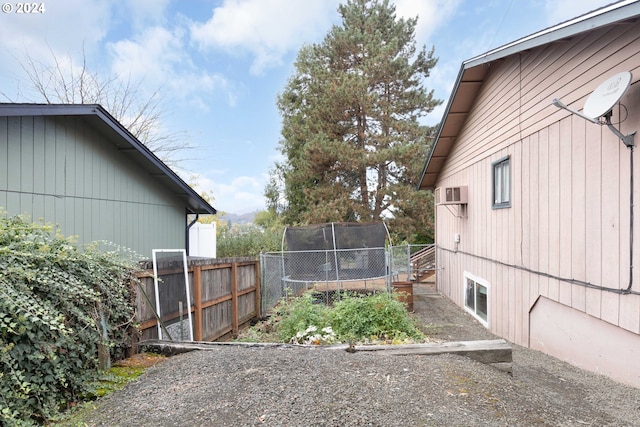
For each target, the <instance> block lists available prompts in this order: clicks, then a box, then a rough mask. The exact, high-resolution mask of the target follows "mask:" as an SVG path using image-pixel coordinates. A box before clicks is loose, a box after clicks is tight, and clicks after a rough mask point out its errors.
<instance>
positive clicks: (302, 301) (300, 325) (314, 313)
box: [276, 293, 329, 342]
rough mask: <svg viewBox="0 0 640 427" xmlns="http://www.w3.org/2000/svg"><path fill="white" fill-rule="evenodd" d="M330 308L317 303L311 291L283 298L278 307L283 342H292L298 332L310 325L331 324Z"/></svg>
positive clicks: (278, 330) (278, 329)
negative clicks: (294, 296)
mask: <svg viewBox="0 0 640 427" xmlns="http://www.w3.org/2000/svg"><path fill="white" fill-rule="evenodd" d="M328 313H329V312H328V308H327V306H325V305H324V304H317V302H316V301H315V300H314V298H313V296H312V295H311V293H305V294H303V295H302V296H300V297H297V298H289V299H288V300H283V301H281V302H280V305H279V306H278V307H277V309H276V316H277V318H278V319H277V328H276V330H277V332H278V336H279V337H280V340H281V341H282V342H290V341H291V340H292V339H293V338H294V337H295V336H296V334H297V333H298V332H301V331H306V330H307V328H309V327H310V326H314V327H316V328H318V329H322V328H324V327H327V326H329V318H328V316H329V314H328Z"/></svg>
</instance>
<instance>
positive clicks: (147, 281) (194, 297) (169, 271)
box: [136, 258, 260, 341]
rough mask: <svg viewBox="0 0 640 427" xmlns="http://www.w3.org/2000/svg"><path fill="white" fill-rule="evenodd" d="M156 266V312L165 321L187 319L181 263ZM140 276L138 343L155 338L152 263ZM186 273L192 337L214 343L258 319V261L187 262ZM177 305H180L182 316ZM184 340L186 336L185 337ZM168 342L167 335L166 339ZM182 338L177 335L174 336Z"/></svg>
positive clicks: (173, 321) (166, 263)
mask: <svg viewBox="0 0 640 427" xmlns="http://www.w3.org/2000/svg"><path fill="white" fill-rule="evenodd" d="M160 264H162V265H159V267H158V279H159V285H158V289H159V293H160V295H161V305H160V313H161V318H162V321H163V323H165V325H166V324H168V323H175V322H176V321H177V320H178V319H179V318H180V316H181V315H182V318H183V319H184V320H185V321H186V320H187V319H188V313H187V305H186V304H184V301H186V292H185V286H184V271H183V269H182V260H181V259H180V260H179V261H178V260H177V259H172V260H163V261H162V262H161V263H160ZM143 268H144V269H145V270H146V271H145V272H143V273H140V274H139V275H138V278H139V279H140V282H141V288H142V289H140V288H138V289H137V292H136V306H137V310H136V320H137V322H138V324H139V325H140V326H139V329H140V331H141V337H140V338H141V339H142V340H149V339H158V321H157V318H156V314H155V313H156V305H155V304H156V294H155V287H154V280H153V265H152V263H151V262H148V263H145V265H144V266H143ZM187 272H188V279H189V289H190V294H191V295H190V296H191V304H190V307H189V310H191V316H192V321H193V339H194V340H195V341H215V340H217V339H220V338H222V337H225V336H229V335H234V334H237V333H238V330H239V329H240V328H242V327H243V326H244V325H246V324H247V323H249V322H250V321H251V320H253V319H255V318H259V317H260V262H259V260H258V259H257V258H223V259H217V258H216V259H213V258H206V259H205V258H189V259H188V260H187ZM178 301H183V304H184V309H183V312H182V313H180V311H179V309H178ZM163 335H164V334H163ZM186 337H187V339H188V335H186ZM165 338H166V337H165ZM173 339H180V337H177V338H176V337H173Z"/></svg>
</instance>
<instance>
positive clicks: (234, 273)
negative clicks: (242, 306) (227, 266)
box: [231, 261, 238, 335]
mask: <svg viewBox="0 0 640 427" xmlns="http://www.w3.org/2000/svg"><path fill="white" fill-rule="evenodd" d="M231 322H232V327H231V328H232V329H231V332H232V333H233V334H234V335H237V334H238V263H237V262H236V261H233V262H232V263H231Z"/></svg>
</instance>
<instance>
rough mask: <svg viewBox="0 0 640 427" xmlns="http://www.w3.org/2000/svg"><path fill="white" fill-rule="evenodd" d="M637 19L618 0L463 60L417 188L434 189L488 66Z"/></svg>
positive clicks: (635, 4) (639, 8)
mask: <svg viewBox="0 0 640 427" xmlns="http://www.w3.org/2000/svg"><path fill="white" fill-rule="evenodd" d="M638 16H640V2H639V1H638V0H624V1H620V2H617V3H613V4H610V5H608V6H605V7H603V8H600V9H598V10H595V11H592V12H589V13H587V14H584V15H582V16H579V17H577V18H574V19H571V20H569V21H566V22H563V23H561V24H558V25H556V26H553V27H550V28H547V29H545V30H542V31H539V32H537V33H535V34H532V35H530V36H527V37H523V38H521V39H518V40H516V41H514V42H512V43H508V44H506V45H504V46H501V47H499V48H496V49H493V50H490V51H489V52H486V53H484V54H482V55H479V56H476V57H474V58H471V59H469V60H467V61H464V62H463V63H462V65H461V67H460V72H459V73H458V77H457V79H456V82H455V85H454V87H453V90H452V92H451V97H450V98H449V102H448V103H447V107H446V108H445V112H444V115H443V118H442V121H441V122H440V126H439V128H438V133H437V134H436V138H435V141H434V143H433V146H432V147H431V151H430V152H429V156H428V158H427V162H426V164H425V167H424V169H423V171H422V177H421V179H420V184H419V186H418V189H420V190H433V189H434V188H435V185H436V183H437V181H438V176H439V175H440V171H441V170H442V166H443V165H444V163H445V161H446V159H447V156H448V155H449V153H450V152H451V148H452V147H453V145H454V144H455V141H456V138H457V137H458V134H459V133H460V130H461V129H462V126H463V125H464V123H465V120H466V118H467V116H468V115H469V112H470V111H471V108H472V107H473V104H474V102H475V100H476V97H477V95H478V93H479V92H480V89H481V88H482V85H483V84H484V81H485V78H486V75H487V72H488V70H489V69H490V67H491V64H493V63H495V62H497V61H500V60H502V59H504V58H506V57H509V56H511V55H514V54H517V53H519V52H523V51H526V50H529V49H533V48H536V47H539V46H543V45H546V44H549V43H553V42H556V41H559V40H562V39H566V38H570V37H573V36H575V35H577V34H580V33H583V32H586V31H589V30H592V29H595V28H599V27H603V26H605V25H609V24H614V23H617V22H620V21H625V20H629V19H636V18H637V17H638Z"/></svg>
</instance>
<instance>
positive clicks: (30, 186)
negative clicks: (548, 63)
mask: <svg viewBox="0 0 640 427" xmlns="http://www.w3.org/2000/svg"><path fill="white" fill-rule="evenodd" d="M0 171H1V172H0V207H3V208H4V209H6V210H7V211H8V213H9V214H10V215H17V214H27V215H29V216H30V217H31V218H32V219H33V220H40V219H42V220H44V221H46V222H50V223H54V224H57V225H59V227H60V229H61V231H62V233H64V234H65V235H77V236H78V237H79V242H80V243H88V242H92V241H97V240H107V241H111V242H115V243H117V244H119V245H121V246H125V247H128V248H131V249H134V250H136V251H137V252H139V253H140V254H142V255H144V256H149V257H150V255H151V249H153V248H184V245H185V227H186V224H185V221H186V220H185V210H184V203H182V202H181V201H180V200H179V199H177V198H175V197H173V195H171V194H167V192H166V190H165V189H164V188H163V187H162V186H161V185H160V184H159V183H158V181H157V180H156V179H154V178H152V177H150V176H149V175H148V174H146V173H144V172H143V171H142V170H141V169H140V167H139V166H138V165H137V164H135V163H134V162H133V161H132V160H131V159H130V157H129V156H128V155H127V154H126V153H125V152H121V151H119V150H118V149H117V147H116V146H115V145H114V144H113V143H111V142H110V141H108V140H106V139H105V137H104V136H102V135H101V134H99V133H97V132H96V131H95V130H94V129H93V128H92V127H90V126H88V125H87V124H86V123H85V122H84V121H83V119H82V118H77V117H76V118H74V117H32V116H27V117H0Z"/></svg>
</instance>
